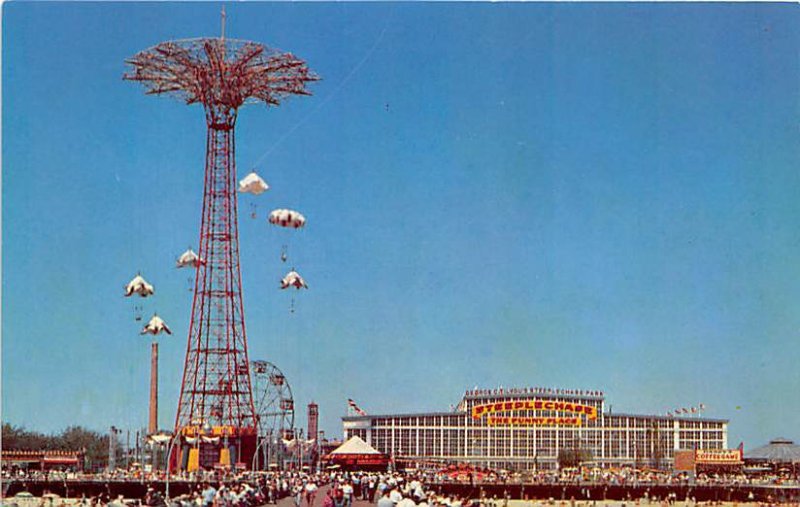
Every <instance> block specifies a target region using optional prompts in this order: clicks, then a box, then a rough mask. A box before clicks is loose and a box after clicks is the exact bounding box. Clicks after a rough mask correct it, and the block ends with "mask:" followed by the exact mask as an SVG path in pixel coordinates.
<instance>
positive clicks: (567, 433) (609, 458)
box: [342, 388, 728, 470]
mask: <svg viewBox="0 0 800 507" xmlns="http://www.w3.org/2000/svg"><path fill="white" fill-rule="evenodd" d="M342 422H343V426H344V436H345V439H347V438H350V437H351V436H354V435H358V436H359V437H361V438H362V439H363V440H364V441H366V442H367V443H368V444H370V445H371V446H373V447H374V448H375V449H377V450H379V451H381V452H384V453H386V454H388V455H390V456H392V457H393V458H395V459H411V460H416V461H431V462H440V463H470V464H472V465H475V466H482V467H489V468H496V469H507V470H523V469H553V468H557V467H558V463H559V458H560V457H561V459H562V462H563V459H564V456H565V455H566V454H568V453H572V455H573V456H579V457H580V461H582V462H584V463H591V464H593V465H594V466H601V467H617V466H624V465H631V466H637V467H644V466H647V467H657V468H670V467H671V466H672V462H673V459H674V454H675V451H676V450H681V449H726V448H727V445H728V421H727V420H725V419H711V418H706V417H696V416H690V415H686V416H657V415H635V414H616V413H611V412H610V411H606V407H605V396H604V393H603V392H602V391H581V390H567V389H550V388H518V389H491V390H479V389H477V390H471V391H467V392H466V393H465V394H464V397H463V398H462V399H461V402H460V403H459V404H458V407H457V408H456V409H455V410H453V411H450V412H432V413H419V414H395V415H348V416H346V417H343V418H342Z"/></svg>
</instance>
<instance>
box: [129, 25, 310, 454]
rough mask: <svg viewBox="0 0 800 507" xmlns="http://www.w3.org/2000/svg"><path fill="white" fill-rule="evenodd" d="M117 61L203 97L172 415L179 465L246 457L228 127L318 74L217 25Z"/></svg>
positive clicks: (252, 423) (249, 450) (152, 89)
mask: <svg viewBox="0 0 800 507" xmlns="http://www.w3.org/2000/svg"><path fill="white" fill-rule="evenodd" d="M223 21H224V18H223ZM126 63H127V64H128V65H129V66H130V68H129V70H128V72H126V73H125V75H124V76H123V78H124V79H127V80H131V81H139V82H140V83H142V84H143V85H144V87H145V89H146V93H147V94H155V95H158V94H168V95H172V96H176V97H178V98H180V99H183V100H184V101H185V102H186V103H187V104H195V103H199V104H202V105H203V108H204V109H205V118H206V125H207V128H208V130H207V136H206V163H205V176H204V182H205V183H204V194H203V209H202V218H201V225H200V243H199V245H200V246H199V252H198V254H199V257H200V262H198V265H197V267H196V270H197V273H196V277H195V286H194V298H193V301H192V316H191V321H190V324H189V338H188V345H187V347H186V360H185V364H184V370H183V382H182V384H181V394H180V400H179V402H178V410H177V414H176V417H175V432H176V434H180V435H181V444H182V453H181V454H182V457H181V462H182V465H181V466H182V467H183V468H188V469H189V470H193V469H196V468H197V467H198V466H203V467H207V466H212V465H214V464H233V463H236V462H249V460H250V459H251V457H252V454H253V452H254V447H255V438H256V434H257V425H258V418H257V416H256V413H255V409H254V406H253V396H252V390H251V385H250V370H249V361H248V358H247V335H246V332H245V319H244V303H243V301H242V279H241V271H240V268H239V231H238V223H237V211H236V188H235V183H236V164H235V157H234V147H235V144H234V126H235V124H236V116H237V113H238V110H239V108H240V107H241V106H242V105H244V104H246V103H258V102H261V103H264V104H266V105H268V106H277V105H279V104H280V102H281V100H282V99H284V98H286V97H288V96H290V95H310V93H309V92H308V91H307V89H306V85H307V83H309V82H311V81H315V80H317V79H318V78H317V76H316V75H315V74H313V73H312V72H311V71H310V70H309V69H308V66H307V65H306V64H305V62H303V61H302V60H300V59H298V58H296V57H295V56H293V55H292V54H291V53H285V52H281V51H278V50H275V49H271V48H268V47H266V46H263V45H261V44H258V43H255V42H249V41H240V40H231V39H226V38H225V37H224V25H223V36H222V37H219V38H199V39H184V40H176V41H168V42H163V43H161V44H158V45H156V46H154V47H152V48H150V49H147V50H144V51H142V52H140V53H137V54H136V55H134V56H133V57H132V58H130V59H129V60H127V61H126ZM175 459H176V456H172V460H173V461H172V462H173V463H174V460H175Z"/></svg>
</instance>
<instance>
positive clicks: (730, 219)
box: [2, 2, 800, 447]
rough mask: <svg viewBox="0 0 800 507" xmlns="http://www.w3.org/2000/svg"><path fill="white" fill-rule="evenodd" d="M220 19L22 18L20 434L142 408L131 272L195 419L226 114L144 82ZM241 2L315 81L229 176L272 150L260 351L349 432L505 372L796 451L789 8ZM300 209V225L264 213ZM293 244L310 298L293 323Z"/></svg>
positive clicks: (11, 214) (15, 159)
mask: <svg viewBox="0 0 800 507" xmlns="http://www.w3.org/2000/svg"><path fill="white" fill-rule="evenodd" d="M219 9H220V5H219V4H216V3H200V4H179V3H166V2H163V3H162V2H155V3H134V2H131V3H116V4H113V3H112V4H102V3H47V2H36V3H27V2H9V3H5V4H3V68H2V70H3V74H2V76H3V78H2V79H3V81H2V84H3V104H2V105H3V118H2V119H3V125H2V128H3V130H2V134H3V148H2V149H3V151H2V156H3V159H2V160H3V181H2V185H3V187H2V188H3V194H2V196H3V206H2V213H3V236H2V240H3V242H2V245H3V251H2V253H3V260H2V262H3V264H2V268H3V282H2V283H3V298H2V311H3V314H2V332H3V336H2V338H3V342H2V383H3V384H2V410H3V414H2V418H3V421H7V422H11V423H13V424H18V425H24V426H25V427H27V428H30V429H38V430H42V431H47V432H50V431H58V430H60V429H62V428H64V427H66V426H67V425H70V424H83V425H87V426H89V427H92V428H95V429H103V428H106V427H108V426H109V425H111V424H114V425H117V426H119V427H123V428H136V427H141V426H144V425H145V424H146V418H147V389H148V368H149V362H148V354H149V340H148V339H146V338H143V337H140V336H139V335H138V331H139V329H140V323H137V322H135V321H134V319H133V309H132V303H131V301H130V300H127V299H125V298H123V297H122V287H123V285H124V284H125V283H126V282H127V281H128V280H129V279H130V278H132V277H133V276H134V275H135V274H136V272H137V271H141V272H142V273H143V275H144V276H145V278H147V279H148V280H149V281H150V282H152V283H153V284H154V285H155V286H156V291H157V292H156V296H155V297H154V298H152V300H147V302H146V303H145V306H146V309H145V311H146V312H148V313H152V312H154V311H157V312H158V313H159V315H161V316H162V317H163V318H164V319H165V320H166V321H167V323H168V324H169V325H170V326H171V328H172V329H173V331H174V332H175V334H174V335H173V336H171V337H166V338H163V339H162V340H161V384H160V385H161V404H160V421H161V425H162V426H164V427H169V426H170V425H171V424H172V422H173V421H174V413H175V412H174V411H175V407H176V404H177V397H178V389H179V381H180V375H181V372H182V365H183V357H184V354H185V347H186V333H187V327H188V320H189V313H190V304H191V294H190V293H189V292H188V291H187V277H188V276H189V275H188V274H187V273H185V272H182V271H178V270H176V269H175V268H174V261H175V258H176V257H177V256H178V255H179V254H180V253H181V252H183V251H184V250H185V249H186V248H187V246H189V245H192V246H194V247H196V245H197V234H198V228H199V219H200V206H201V198H202V170H203V157H204V145H205V124H204V120H203V115H202V110H201V108H200V107H199V106H191V107H187V106H185V105H183V104H182V103H180V102H178V101H176V100H171V99H167V98H158V97H149V96H145V95H144V94H143V93H142V89H141V87H139V86H138V85H136V84H134V83H129V82H124V81H122V79H121V76H122V73H123V72H124V70H125V67H124V63H123V62H124V59H125V58H126V57H129V56H131V55H133V54H135V53H136V52H138V51H140V50H142V49H145V48H147V47H150V46H152V45H154V44H156V43H158V42H161V41H164V40H167V39H172V38H185V37H195V36H216V35H217V34H218V33H219ZM227 12H228V25H227V34H228V35H229V36H230V37H235V38H243V39H252V40H256V41H259V42H263V43H265V44H268V45H271V46H275V47H278V48H281V49H284V50H289V51H292V52H293V53H294V54H296V55H298V56H300V57H301V58H304V59H305V60H306V61H307V62H308V63H309V65H310V67H311V68H312V69H314V70H315V71H316V72H317V73H318V74H319V75H320V76H322V78H323V80H322V81H320V82H318V83H315V84H313V85H312V90H313V92H314V96H313V97H299V98H295V99H291V100H288V101H286V103H285V104H284V105H283V106H281V107H280V108H270V109H267V108H266V107H262V106H248V107H246V108H244V109H243V110H242V111H241V114H240V117H239V121H238V124H237V150H238V152H237V161H238V167H239V171H240V174H244V173H245V172H247V171H249V169H251V168H252V167H253V164H255V163H256V162H257V161H258V160H259V159H261V158H262V156H263V155H264V154H267V155H266V156H264V157H263V160H264V161H263V163H261V164H259V165H258V166H257V167H256V169H257V170H258V171H259V173H260V174H261V175H262V176H263V177H264V178H265V179H266V180H267V181H268V182H269V184H270V185H271V187H272V188H271V189H270V191H269V192H267V193H266V194H263V195H262V196H260V197H258V198H251V197H250V196H245V197H243V198H242V199H241V201H240V210H241V211H242V214H241V216H240V241H241V262H242V271H243V279H244V300H245V313H246V316H247V330H248V339H249V347H250V355H251V358H256V359H267V360H270V361H272V362H274V363H276V364H277V365H278V366H279V367H280V368H281V369H282V370H283V371H284V373H286V375H287V377H288V379H289V381H290V383H291V385H292V388H293V390H294V393H295V400H296V404H297V406H298V407H304V406H305V405H306V404H307V403H308V402H309V401H310V400H312V399H313V400H315V401H316V402H318V403H319V404H320V413H321V423H322V424H321V426H322V429H324V430H326V432H327V433H328V434H329V435H339V434H341V423H340V420H339V417H340V416H341V415H342V414H343V413H344V412H345V404H346V400H347V398H349V397H351V398H354V399H355V400H357V401H358V402H359V404H360V405H361V406H362V407H363V408H364V409H365V410H367V411H368V412H371V413H382V412H383V413H386V412H402V411H424V410H446V409H447V408H448V407H449V406H450V404H454V403H457V402H458V399H459V397H460V395H461V394H462V393H463V390H464V389H467V388H472V387H474V386H475V385H478V386H481V387H487V388H488V387H497V386H498V385H502V386H507V387H508V386H551V387H563V388H581V389H602V390H604V391H605V392H606V394H607V404H610V405H612V406H613V410H614V411H615V412H623V411H624V412H633V413H664V412H665V411H666V410H671V409H674V408H678V407H683V406H692V405H696V404H697V403H700V402H703V403H705V405H706V406H707V407H708V410H707V415H709V416H714V417H723V418H730V419H731V424H730V440H731V445H732V446H734V445H736V444H738V442H739V441H740V440H744V441H745V443H746V445H747V446H748V447H753V446H757V445H760V444H762V443H764V442H765V441H766V440H768V439H770V438H772V437H775V436H778V435H784V436H788V437H793V438H795V439H800V434H797V433H796V432H797V428H796V425H793V424H792V423H791V421H792V420H794V419H796V416H797V414H798V413H800V398H798V397H797V395H796V393H797V392H798V391H800V369H798V368H797V363H798V358H800V304H799V303H798V302H799V301H800V200H798V199H797V196H798V195H800V172H799V171H798V167H799V165H798V162H800V143H799V142H798V141H799V140H800V136H799V135H798V134H800V132H798V123H797V119H798V113H799V112H800V102H799V101H798V98H799V96H798V93H799V90H800V87H798V83H800V58H798V48H799V47H800V46H799V45H798V37H799V36H800V35H798V33H797V30H796V26H797V23H798V21H799V20H798V9H797V6H796V5H791V4H780V5H779V4H696V5H687V4H666V5H655V4H582V5H575V4H519V3H514V4H498V3H492V4H488V3H482V4H464V3H458V4H430V3H426V4H403V3H336V4H326V3H278V4H271V3H256V2H252V3H251V2H248V3H236V4H229V5H228V6H227ZM287 132H289V135H285V133H287ZM251 204H255V205H256V206H257V212H258V214H259V218H258V219H255V220H253V219H251V218H250V217H249V207H250V205H251ZM278 207H290V208H295V209H298V210H300V211H302V212H303V213H304V214H305V215H306V216H307V218H308V225H307V227H306V229H305V230H302V231H299V232H297V233H294V234H290V233H288V232H287V231H283V230H278V229H276V228H274V227H271V226H270V225H269V224H267V223H266V220H265V216H266V214H267V213H268V211H269V210H271V209H273V208H278ZM282 244H288V245H289V255H290V258H291V260H290V263H291V264H292V265H294V266H295V267H296V268H297V269H298V271H300V272H301V274H303V276H304V277H305V278H306V279H307V281H308V283H309V285H310V286H311V289H309V290H308V291H305V292H303V293H300V294H297V296H296V302H295V306H296V312H295V313H294V314H290V312H289V306H290V296H289V295H288V294H287V293H285V292H281V291H279V290H278V288H277V283H278V280H279V279H280V278H281V276H282V275H283V274H284V273H285V271H286V270H287V266H286V265H283V264H282V263H281V261H280V251H281V245H282ZM737 406H738V407H741V408H740V409H737V408H736V407H737ZM299 419H300V420H301V422H302V424H303V425H304V424H305V414H304V412H303V413H302V414H299Z"/></svg>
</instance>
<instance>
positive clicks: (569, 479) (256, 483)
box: [3, 468, 798, 507]
mask: <svg viewBox="0 0 800 507" xmlns="http://www.w3.org/2000/svg"><path fill="white" fill-rule="evenodd" d="M457 472H458V473H453V471H452V470H447V469H444V470H432V471H413V472H363V471H362V472H344V471H324V472H322V471H321V472H307V471H280V472H279V471H273V472H258V473H250V472H240V473H239V474H236V475H233V474H231V473H227V474H220V473H219V472H211V473H205V474H200V475H198V474H183V475H180V476H172V477H171V478H170V482H171V483H172V485H173V489H172V491H173V495H172V497H171V498H167V497H166V495H165V494H164V493H165V492H164V491H163V488H157V487H155V486H156V482H153V483H152V486H151V487H149V488H148V490H147V494H146V495H145V496H144V498H142V499H136V500H125V499H123V498H122V497H121V496H120V497H118V498H110V495H108V494H100V495H96V496H94V497H89V498H86V497H84V498H81V499H79V501H77V502H75V501H73V502H70V504H72V505H75V504H76V503H77V505H82V506H89V507H95V506H106V505H107V506H111V507H126V506H132V505H148V506H152V507H256V506H261V505H269V504H272V505H275V504H277V503H278V502H279V501H281V500H282V499H288V500H287V501H290V502H291V503H290V504H289V505H290V506H291V505H292V504H294V505H293V507H352V506H353V504H354V503H355V502H356V501H359V500H360V501H363V502H368V503H371V504H373V505H377V507H478V506H479V505H481V506H486V505H487V504H489V503H491V502H488V501H487V499H486V498H482V497H481V495H476V494H475V492H474V491H472V492H471V493H470V494H469V496H470V498H467V497H466V496H459V495H457V494H452V493H447V494H444V493H442V492H444V491H450V492H452V491H467V490H466V489H458V488H448V487H447V486H448V485H451V484H452V483H454V482H464V481H465V480H466V481H472V482H473V485H475V486H481V485H487V486H488V485H492V484H507V485H513V484H517V483H521V484H539V485H561V486H565V487H566V486H576V485H578V486H581V487H583V486H587V487H588V486H596V485H608V486H640V487H647V486H650V485H660V486H663V485H668V486H669V485H674V486H681V485H687V484H692V485H694V486H698V485H700V486H702V485H727V486H731V485H734V486H735V485H754V484H756V485H774V484H787V485H795V486H796V485H797V484H798V482H797V477H796V476H792V477H787V476H786V475H785V474H784V475H772V476H770V475H768V476H761V477H759V478H754V477H751V476H746V475H744V474H741V473H729V474H704V473H701V474H698V475H696V476H694V477H690V476H689V475H688V474H685V473H678V474H676V473H669V472H661V471H655V470H634V469H632V468H622V469H616V470H609V469H586V468H584V469H562V470H558V471H537V472H528V473H507V472H491V473H486V471H481V474H480V480H479V481H475V478H476V477H475V476H476V475H478V474H477V473H475V471H473V470H472V469H466V470H465V469H459V470H457ZM3 474H4V475H3V476H4V478H6V479H8V478H17V475H18V472H17V473H15V474H10V473H9V472H8V471H4V472H3ZM26 477H27V478H29V479H32V480H36V479H37V478H38V479H41V478H44V477H45V475H42V474H41V473H37V472H30V473H26ZM46 477H48V478H49V479H50V480H68V476H67V475H66V474H63V473H61V474H59V473H53V472H51V473H50V474H47V475H46ZM123 477H126V478H128V479H131V480H134V479H138V480H141V478H137V477H136V476H134V475H130V476H123ZM106 480H107V479H106ZM179 483H182V484H181V485H180V487H178V484H179ZM162 485H163V483H162ZM187 490H188V491H187ZM587 491H588V490H587ZM176 493H179V494H177V495H176ZM465 494H466V493H465ZM584 498H585V497H584ZM501 500H502V498H501ZM505 500H506V505H507V498H506V499H505ZM283 503H284V505H285V503H286V501H284V502H283ZM43 505H45V507H48V506H47V504H43ZM51 505H52V504H51ZM493 505H495V506H496V505H497V504H496V503H493Z"/></svg>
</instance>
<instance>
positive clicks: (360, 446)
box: [331, 435, 382, 456]
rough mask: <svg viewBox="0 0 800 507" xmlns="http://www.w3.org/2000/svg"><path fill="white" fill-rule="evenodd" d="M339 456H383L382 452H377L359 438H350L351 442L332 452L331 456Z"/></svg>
mask: <svg viewBox="0 0 800 507" xmlns="http://www.w3.org/2000/svg"><path fill="white" fill-rule="evenodd" d="M337 454H375V455H379V454H382V453H381V452H380V451H377V450H375V448H374V447H372V446H371V445H369V444H368V443H366V442H364V441H363V440H362V439H361V438H360V437H359V436H357V435H356V436H353V437H350V440H348V441H347V442H345V443H343V444H342V445H340V446H339V447H337V448H336V449H335V450H334V451H331V455H332V456H335V455H337Z"/></svg>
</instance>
